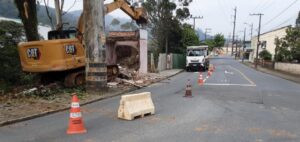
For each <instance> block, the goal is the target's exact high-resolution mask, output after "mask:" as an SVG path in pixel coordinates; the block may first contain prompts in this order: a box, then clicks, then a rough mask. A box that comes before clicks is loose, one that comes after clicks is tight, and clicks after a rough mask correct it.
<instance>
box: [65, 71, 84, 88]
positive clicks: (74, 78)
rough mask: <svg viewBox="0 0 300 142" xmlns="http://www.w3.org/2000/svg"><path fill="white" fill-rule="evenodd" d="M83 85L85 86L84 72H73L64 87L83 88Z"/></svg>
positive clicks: (66, 79) (66, 78) (68, 76)
mask: <svg viewBox="0 0 300 142" xmlns="http://www.w3.org/2000/svg"><path fill="white" fill-rule="evenodd" d="M83 84H85V75H84V71H77V72H72V73H69V74H68V75H67V76H66V77H65V81H64V85H65V86H66V87H75V86H81V85H83Z"/></svg>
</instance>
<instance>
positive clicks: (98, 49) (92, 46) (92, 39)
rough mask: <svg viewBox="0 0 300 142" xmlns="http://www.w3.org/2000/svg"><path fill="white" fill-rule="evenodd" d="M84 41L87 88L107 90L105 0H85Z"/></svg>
mask: <svg viewBox="0 0 300 142" xmlns="http://www.w3.org/2000/svg"><path fill="white" fill-rule="evenodd" d="M83 14H84V27H85V32H84V43H85V48H86V59H85V61H86V66H85V73H86V74H85V76H86V90H87V92H97V93H100V92H101V91H103V90H104V91H105V90H106V88H107V86H106V83H107V66H106V62H105V58H106V53H105V51H106V50H105V47H104V46H105V40H106V38H105V32H104V1H103V0H84V1H83Z"/></svg>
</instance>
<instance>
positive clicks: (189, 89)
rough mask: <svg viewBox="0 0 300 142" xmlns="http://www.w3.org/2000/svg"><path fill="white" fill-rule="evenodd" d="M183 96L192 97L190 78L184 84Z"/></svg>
mask: <svg viewBox="0 0 300 142" xmlns="http://www.w3.org/2000/svg"><path fill="white" fill-rule="evenodd" d="M184 97H189V98H191V97H193V95H192V85H191V82H190V80H188V83H187V85H186V89H185V95H184Z"/></svg>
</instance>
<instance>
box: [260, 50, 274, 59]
mask: <svg viewBox="0 0 300 142" xmlns="http://www.w3.org/2000/svg"><path fill="white" fill-rule="evenodd" d="M259 57H260V58H262V59H264V60H266V61H270V60H272V54H271V53H270V52H269V51H268V50H263V51H261V52H260V53H259Z"/></svg>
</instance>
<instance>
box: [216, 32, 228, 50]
mask: <svg viewBox="0 0 300 142" xmlns="http://www.w3.org/2000/svg"><path fill="white" fill-rule="evenodd" d="M214 43H215V47H217V48H221V47H222V46H224V44H225V38H224V35H222V34H217V35H215V38H214Z"/></svg>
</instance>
